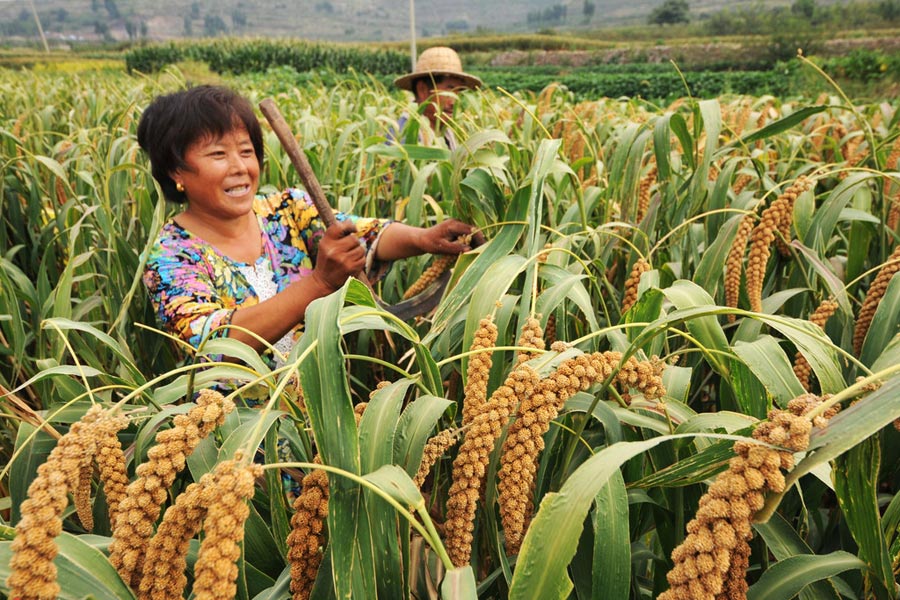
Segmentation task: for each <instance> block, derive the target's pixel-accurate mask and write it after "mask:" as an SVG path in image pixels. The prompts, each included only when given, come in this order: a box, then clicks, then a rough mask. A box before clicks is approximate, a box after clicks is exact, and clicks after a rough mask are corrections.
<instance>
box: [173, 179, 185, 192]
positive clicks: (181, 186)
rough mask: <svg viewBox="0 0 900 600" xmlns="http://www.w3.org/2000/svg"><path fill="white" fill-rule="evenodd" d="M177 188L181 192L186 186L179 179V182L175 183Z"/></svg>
mask: <svg viewBox="0 0 900 600" xmlns="http://www.w3.org/2000/svg"><path fill="white" fill-rule="evenodd" d="M175 189H176V190H178V191H179V192H183V191H184V186H183V185H181V182H180V181H179V182H176V183H175Z"/></svg>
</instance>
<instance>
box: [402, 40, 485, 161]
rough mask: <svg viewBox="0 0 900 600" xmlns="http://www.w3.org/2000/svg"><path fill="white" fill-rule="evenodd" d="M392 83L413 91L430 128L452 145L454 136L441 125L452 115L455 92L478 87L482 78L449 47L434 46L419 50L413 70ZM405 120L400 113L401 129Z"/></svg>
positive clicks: (454, 142) (453, 145) (451, 147)
mask: <svg viewBox="0 0 900 600" xmlns="http://www.w3.org/2000/svg"><path fill="white" fill-rule="evenodd" d="M394 85H396V86H397V87H399V88H401V89H404V90H407V91H410V92H412V93H413V95H414V96H415V99H416V103H417V104H419V105H420V106H422V107H423V108H422V114H423V115H424V116H425V117H426V118H427V119H428V121H429V122H430V123H431V128H432V129H433V130H434V131H435V132H442V133H443V136H444V139H445V140H446V142H447V145H448V147H450V149H453V147H455V146H456V140H455V138H454V136H453V132H452V130H451V129H449V128H446V127H444V125H446V124H447V123H448V121H449V118H450V117H451V116H452V115H453V106H454V104H455V103H456V98H457V94H458V93H459V92H461V91H463V90H468V89H476V88H479V87H481V85H482V81H481V79H479V78H478V77H476V76H474V75H470V74H468V73H466V72H464V71H463V68H462V61H461V60H460V59H459V54H457V53H456V51H455V50H454V49H453V48H448V47H446V46H435V47H433V48H428V49H427V50H425V51H424V52H422V54H420V55H419V60H418V61H416V68H415V70H414V71H413V72H412V73H407V74H406V75H403V76H402V77H398V78H397V79H395V80H394ZM406 120H407V118H406V116H405V115H404V117H401V119H400V123H399V125H400V127H401V129H402V127H403V125H404V124H405V123H406ZM442 130H443V131H442Z"/></svg>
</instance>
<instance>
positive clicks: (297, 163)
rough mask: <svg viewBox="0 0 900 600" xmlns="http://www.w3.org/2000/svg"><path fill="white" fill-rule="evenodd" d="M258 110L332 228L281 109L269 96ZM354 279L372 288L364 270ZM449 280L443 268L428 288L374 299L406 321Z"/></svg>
mask: <svg viewBox="0 0 900 600" xmlns="http://www.w3.org/2000/svg"><path fill="white" fill-rule="evenodd" d="M259 110H260V111H262V114H263V115H264V116H265V117H266V120H267V121H269V125H271V126H272V131H274V132H275V135H276V136H278V140H279V141H280V142H281V146H282V148H284V151H285V152H287V155H288V158H290V159H291V164H293V165H294V168H295V169H296V170H297V173H298V174H299V175H300V180H301V181H303V186H304V187H305V188H306V191H307V193H309V196H310V198H312V201H313V204H314V205H315V207H316V210H318V211H319V217H320V218H321V219H322V222H323V223H324V224H325V226H326V227H331V226H332V225H334V224H335V223H336V222H337V220H336V219H335V218H334V211H333V210H332V209H331V205H330V204H328V199H327V198H325V192H323V191H322V186H321V185H319V180H318V179H317V178H316V174H315V173H313V170H312V167H311V166H310V165H309V160H307V158H306V154H304V152H303V149H302V148H300V145H299V144H298V143H297V140H295V139H294V134H293V133H291V128H290V127H289V126H288V124H287V121H285V120H284V116H282V114H281V111H280V110H278V107H277V106H276V105H275V101H274V100H272V99H271V98H266V99H265V100H263V101H262V102H260V103H259ZM356 278H357V279H359V280H360V281H362V282H363V283H364V284H366V285H367V286H368V287H369V289H372V284H371V283H370V282H369V278H368V277H366V274H365V272H361V273H359V274H358V275H356ZM449 280H450V272H449V271H446V272H444V273H443V274H442V275H441V277H440V278H439V279H438V281H437V283H436V284H432V285H431V286H430V287H429V288H428V290H426V291H425V292H422V293H421V294H419V295H418V296H416V297H414V298H410V299H409V300H405V301H403V302H401V303H399V304H396V305H394V306H387V305H386V304H384V302H383V301H382V300H381V298H379V297H378V296H377V295H376V296H375V301H376V302H377V303H378V306H380V307H381V308H382V309H384V310H386V311H388V312H390V313H391V314H394V315H396V316H397V317H399V318H401V319H403V320H404V321H406V320H409V319H411V318H412V317H416V316H419V315H422V314H425V313H427V312H430V311H431V310H432V309H433V308H434V307H435V306H437V303H438V302H440V299H441V296H442V294H443V292H444V288H445V287H446V286H447V282H448V281H449ZM373 295H374V292H373Z"/></svg>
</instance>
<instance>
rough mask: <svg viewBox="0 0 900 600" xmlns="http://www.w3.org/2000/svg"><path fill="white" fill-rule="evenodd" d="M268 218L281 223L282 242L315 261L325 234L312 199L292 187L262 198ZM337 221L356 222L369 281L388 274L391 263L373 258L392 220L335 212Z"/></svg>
mask: <svg viewBox="0 0 900 600" xmlns="http://www.w3.org/2000/svg"><path fill="white" fill-rule="evenodd" d="M263 205H264V208H263V210H264V211H265V212H268V213H269V214H268V215H264V216H265V217H266V218H268V219H270V220H271V219H273V218H274V219H277V220H278V221H279V222H280V223H281V225H282V226H281V227H280V235H282V236H284V237H283V238H282V241H283V242H284V243H288V244H293V245H295V246H299V247H301V248H303V249H304V251H305V252H308V253H309V256H310V257H311V258H312V260H313V262H315V257H316V254H317V252H318V249H319V242H320V241H321V239H322V236H324V235H325V224H324V223H323V222H322V219H320V218H319V212H318V210H316V207H315V205H314V204H313V201H312V198H310V197H309V195H308V194H307V193H306V192H305V191H303V190H300V189H297V188H291V189H289V190H286V191H285V192H284V193H282V194H275V195H273V196H269V197H268V198H266V199H265V200H264V201H263ZM334 216H335V218H336V219H337V220H338V221H345V220H347V219H349V220H351V221H353V223H355V224H356V230H357V233H356V235H357V236H358V237H359V238H360V240H361V241H362V243H363V244H364V245H365V248H366V274H367V275H368V276H369V279H370V280H372V281H377V280H378V279H381V278H382V277H384V275H385V274H386V273H387V271H388V268H389V267H390V263H385V262H382V261H378V260H376V259H375V250H376V248H377V247H378V239H379V237H380V236H381V233H382V232H383V231H384V230H385V229H387V227H388V226H389V225H390V224H391V223H392V221H391V220H389V219H374V218H366V217H358V216H356V215H348V214H345V213H340V212H338V213H335V215H334Z"/></svg>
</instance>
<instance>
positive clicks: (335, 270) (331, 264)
mask: <svg viewBox="0 0 900 600" xmlns="http://www.w3.org/2000/svg"><path fill="white" fill-rule="evenodd" d="M355 234H356V225H354V224H353V223H352V222H351V221H343V222H340V223H335V224H334V225H332V226H331V227H329V228H328V229H326V230H325V236H324V237H323V238H322V240H321V241H320V242H319V251H318V253H317V254H316V267H315V269H314V270H313V274H312V277H313V279H314V280H316V281H317V282H318V284H319V285H320V286H322V288H323V289H324V290H327V292H326V293H327V294H330V293H331V292H333V291H335V290H336V289H338V288H339V287H341V286H342V285H344V282H345V281H347V278H348V277H351V276H353V275H358V274H359V273H360V272H361V271H362V270H363V268H364V267H365V266H366V250H365V248H363V246H362V244H360V243H359V238H358V237H357V236H356V235H355Z"/></svg>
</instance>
